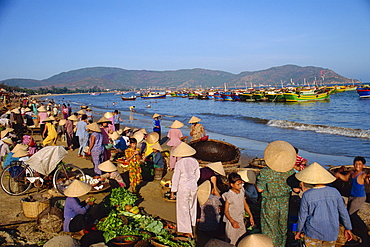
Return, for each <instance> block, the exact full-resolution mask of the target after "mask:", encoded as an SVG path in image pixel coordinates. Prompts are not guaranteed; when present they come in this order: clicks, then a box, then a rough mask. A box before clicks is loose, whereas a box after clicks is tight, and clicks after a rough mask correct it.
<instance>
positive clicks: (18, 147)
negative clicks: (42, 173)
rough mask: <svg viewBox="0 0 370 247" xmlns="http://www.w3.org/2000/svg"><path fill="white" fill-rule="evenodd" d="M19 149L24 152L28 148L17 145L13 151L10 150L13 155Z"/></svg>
mask: <svg viewBox="0 0 370 247" xmlns="http://www.w3.org/2000/svg"><path fill="white" fill-rule="evenodd" d="M19 149H22V150H24V151H27V149H28V146H27V145H23V144H17V145H16V146H15V147H14V148H13V150H12V151H11V152H12V153H13V154H14V153H15V152H17V151H18V150H19Z"/></svg>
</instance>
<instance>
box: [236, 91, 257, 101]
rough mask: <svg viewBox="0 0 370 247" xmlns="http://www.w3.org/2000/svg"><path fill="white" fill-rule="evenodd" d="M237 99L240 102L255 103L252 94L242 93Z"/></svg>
mask: <svg viewBox="0 0 370 247" xmlns="http://www.w3.org/2000/svg"><path fill="white" fill-rule="evenodd" d="M239 97H240V99H241V100H242V101H256V99H255V98H253V93H251V92H244V93H241V94H239Z"/></svg>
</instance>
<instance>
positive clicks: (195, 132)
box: [188, 116, 206, 141]
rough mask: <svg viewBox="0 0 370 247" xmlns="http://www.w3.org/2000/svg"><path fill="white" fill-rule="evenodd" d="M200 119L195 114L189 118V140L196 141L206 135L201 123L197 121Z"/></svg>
mask: <svg viewBox="0 0 370 247" xmlns="http://www.w3.org/2000/svg"><path fill="white" fill-rule="evenodd" d="M200 121H201V119H200V118H197V117H195V116H192V117H191V118H190V120H189V122H188V123H190V124H191V127H190V136H191V140H190V141H197V140H199V139H200V138H202V137H203V136H205V135H206V132H205V131H204V127H203V125H202V124H200V123H199V122H200Z"/></svg>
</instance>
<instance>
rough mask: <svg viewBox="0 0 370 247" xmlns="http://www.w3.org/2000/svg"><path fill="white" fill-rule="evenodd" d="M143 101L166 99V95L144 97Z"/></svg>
mask: <svg viewBox="0 0 370 247" xmlns="http://www.w3.org/2000/svg"><path fill="white" fill-rule="evenodd" d="M141 98H142V99H165V98H166V95H165V94H162V95H147V96H145V95H143V96H141Z"/></svg>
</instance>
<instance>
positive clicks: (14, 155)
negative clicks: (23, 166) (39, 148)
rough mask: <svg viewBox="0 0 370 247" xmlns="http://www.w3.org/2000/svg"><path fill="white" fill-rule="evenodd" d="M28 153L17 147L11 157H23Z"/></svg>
mask: <svg viewBox="0 0 370 247" xmlns="http://www.w3.org/2000/svg"><path fill="white" fill-rule="evenodd" d="M27 155H28V151H25V150H23V149H18V150H17V151H16V152H15V153H14V154H13V157H14V158H19V157H24V156H27Z"/></svg>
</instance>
